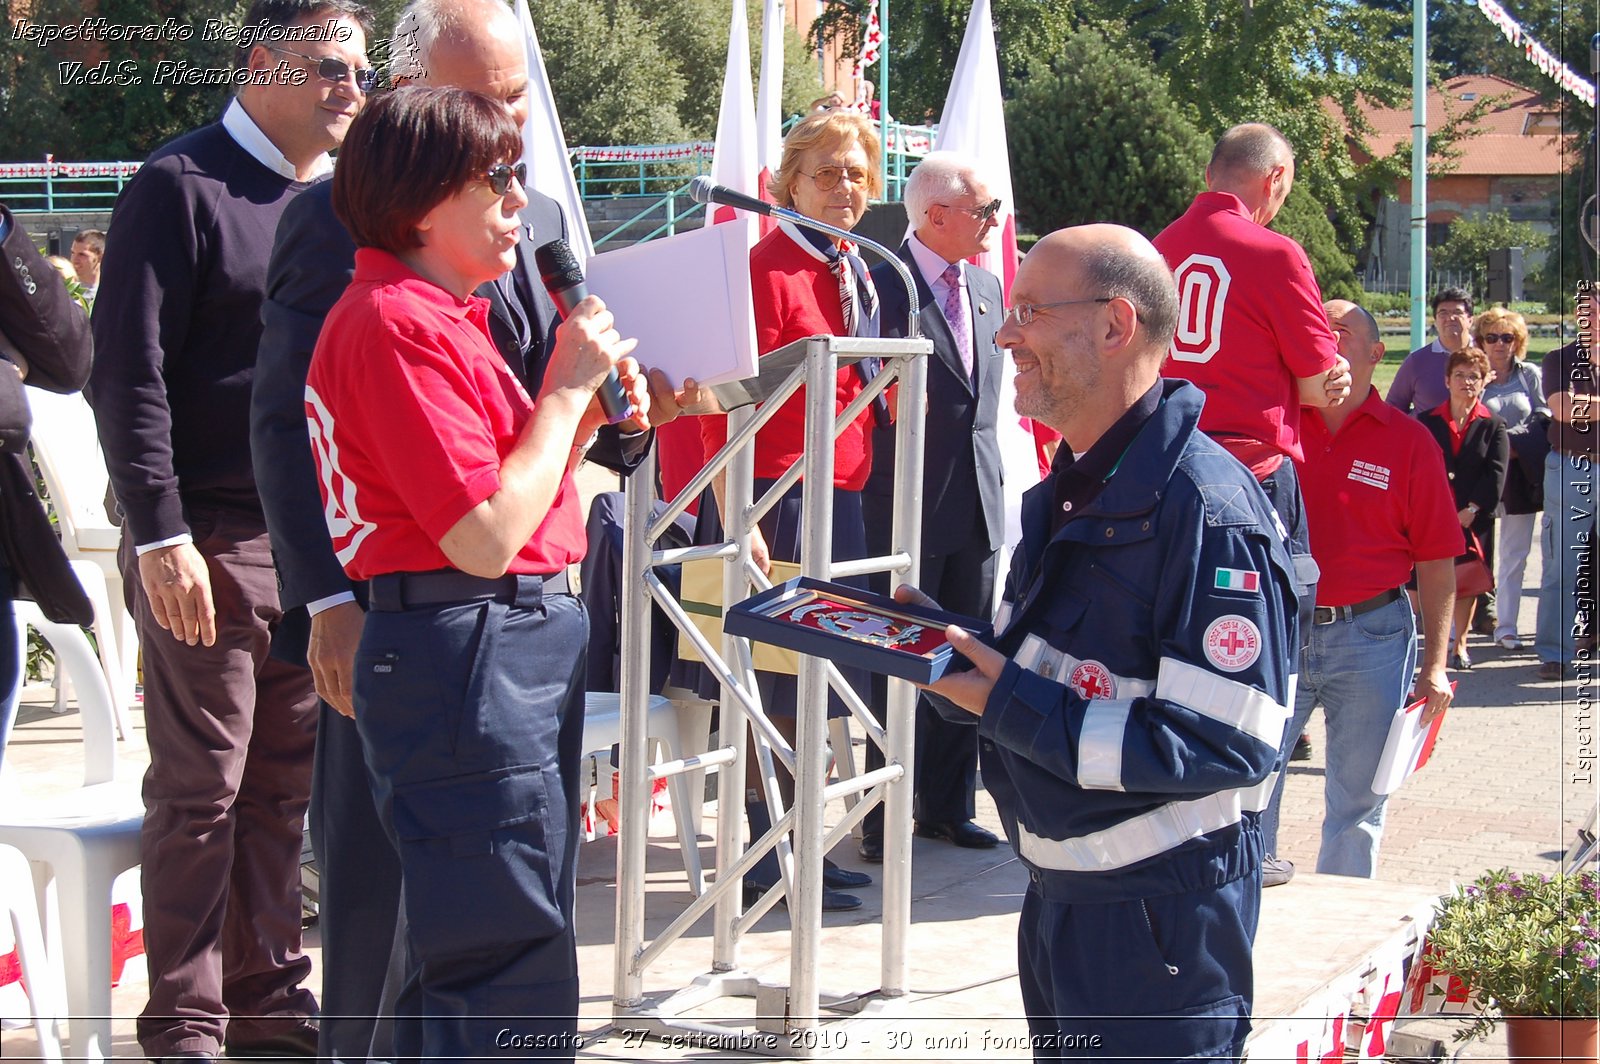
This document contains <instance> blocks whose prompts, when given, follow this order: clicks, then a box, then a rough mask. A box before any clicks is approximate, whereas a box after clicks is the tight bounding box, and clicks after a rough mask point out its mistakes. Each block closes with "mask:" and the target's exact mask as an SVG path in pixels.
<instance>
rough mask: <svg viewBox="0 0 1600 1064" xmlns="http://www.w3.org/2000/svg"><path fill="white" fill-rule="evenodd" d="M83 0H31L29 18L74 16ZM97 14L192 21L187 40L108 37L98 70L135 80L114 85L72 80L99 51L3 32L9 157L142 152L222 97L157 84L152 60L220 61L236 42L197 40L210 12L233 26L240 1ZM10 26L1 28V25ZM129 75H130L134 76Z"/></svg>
mask: <svg viewBox="0 0 1600 1064" xmlns="http://www.w3.org/2000/svg"><path fill="white" fill-rule="evenodd" d="M84 13H85V12H84V7H83V4H82V3H81V0H38V2H37V3H36V4H35V5H34V6H33V8H32V10H31V12H30V14H29V17H30V18H31V19H32V20H33V21H34V22H36V23H39V24H50V23H56V24H62V23H66V24H74V23H77V22H78V20H79V19H81V18H82V17H83V16H84ZM96 13H97V14H99V15H101V16H103V17H104V18H105V19H106V20H107V21H108V22H110V23H112V24H116V25H138V26H159V25H162V24H164V23H165V21H166V20H167V19H169V18H170V19H172V20H173V25H176V26H184V27H190V28H192V30H193V35H192V36H191V37H190V38H189V39H188V40H177V39H170V38H169V39H162V40H156V41H111V42H108V43H107V44H106V46H105V50H104V56H103V57H104V59H105V60H106V67H105V70H106V71H107V72H108V73H109V74H111V75H115V74H117V73H118V72H119V71H120V72H126V73H128V74H131V75H132V76H133V78H130V79H128V80H124V81H123V82H122V83H120V84H96V85H78V84H72V83H71V82H72V81H73V80H74V79H73V68H71V67H67V66H63V64H70V63H75V62H82V63H84V65H85V66H86V67H90V68H91V69H92V68H93V66H94V65H95V63H93V62H90V60H95V61H97V60H98V58H99V57H97V56H95V55H92V54H90V53H89V52H88V51H87V50H85V49H83V48H81V47H80V46H79V45H77V44H76V43H75V42H71V43H62V42H56V43H53V44H52V45H50V46H49V47H47V48H41V47H39V46H38V45H36V44H34V43H32V42H29V41H26V40H20V39H13V38H12V37H11V34H10V33H6V34H4V35H3V36H4V38H5V39H4V40H3V41H0V128H4V129H5V130H6V140H7V142H8V143H7V144H6V146H5V149H4V150H5V151H6V153H7V155H8V156H9V157H11V158H21V159H29V160H39V159H42V158H43V157H44V155H45V154H46V153H47V152H48V153H52V154H54V155H55V156H56V157H57V158H58V159H142V158H144V157H145V156H146V155H148V154H150V152H151V151H153V150H155V149H156V148H157V147H159V146H160V145H161V144H163V143H165V142H166V141H168V140H170V139H172V138H173V137H175V136H177V135H178V134H180V133H183V132H185V131H187V130H189V129H193V128H194V127H196V126H199V125H204V124H205V123H206V122H210V121H212V120H214V119H215V118H216V117H217V116H218V115H219V114H220V113H221V111H222V107H223V105H224V104H226V103H227V101H228V98H229V96H230V95H231V94H232V89H231V88H229V87H227V86H221V85H211V86H195V85H173V84H165V85H163V84H157V82H156V79H155V75H156V72H157V64H158V63H160V62H161V61H163V60H173V61H180V60H181V61H187V62H188V63H190V64H192V65H193V66H196V67H223V68H227V67H229V66H231V65H232V64H233V62H234V57H235V54H236V51H237V50H236V49H235V48H234V47H233V46H232V45H231V44H229V43H228V42H227V41H224V40H215V41H204V40H202V39H201V37H202V33H201V28H202V27H203V26H204V24H205V22H206V20H208V19H213V18H215V19H222V20H223V21H224V22H226V23H231V24H234V25H237V24H239V23H240V22H242V21H243V18H244V8H243V7H242V6H240V5H239V4H237V3H231V2H228V0H102V2H101V3H100V4H99V7H98V10H97V12H96ZM8 29H9V27H8ZM133 79H137V80H133Z"/></svg>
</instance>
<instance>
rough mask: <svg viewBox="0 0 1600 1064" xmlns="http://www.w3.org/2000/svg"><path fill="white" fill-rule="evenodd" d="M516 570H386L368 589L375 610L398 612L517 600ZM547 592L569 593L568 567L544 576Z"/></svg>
mask: <svg viewBox="0 0 1600 1064" xmlns="http://www.w3.org/2000/svg"><path fill="white" fill-rule="evenodd" d="M530 575H537V574H527V575H523V576H521V577H519V576H518V574H516V573H507V574H506V575H505V576H499V577H494V578H492V579H491V578H489V577H483V576H473V575H472V574H471V573H463V572H460V571H458V570H454V569H445V570H440V571H437V572H431V573H385V574H384V575H382V576H375V577H373V578H372V582H371V585H370V588H369V591H368V596H369V599H370V605H371V608H372V609H375V610H378V611H380V612H395V611H399V610H404V609H409V608H411V607H413V606H442V605H448V604H452V603H467V602H485V601H490V600H493V601H495V602H513V601H515V600H516V597H517V592H518V589H519V586H520V584H521V581H525V580H527V579H528V578H529V576H530ZM543 583H544V586H543V594H546V595H566V594H570V593H571V590H570V588H569V586H568V583H567V571H566V570H565V569H563V570H561V571H560V572H557V573H551V574H549V575H547V576H544V577H543Z"/></svg>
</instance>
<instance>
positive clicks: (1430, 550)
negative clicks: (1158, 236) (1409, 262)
mask: <svg viewBox="0 0 1600 1064" xmlns="http://www.w3.org/2000/svg"><path fill="white" fill-rule="evenodd" d="M1327 313H1328V320H1329V322H1330V323H1331V324H1332V325H1333V328H1334V331H1335V332H1336V333H1337V335H1338V337H1339V351H1340V353H1341V354H1343V355H1344V356H1345V358H1347V359H1348V360H1349V363H1350V372H1351V375H1352V377H1353V383H1352V386H1351V390H1350V398H1349V399H1348V400H1346V401H1345V402H1344V403H1342V404H1340V405H1339V406H1336V407H1330V408H1327V409H1324V410H1319V411H1315V412H1313V413H1311V414H1309V415H1308V416H1307V417H1306V421H1305V435H1304V439H1303V444H1304V452H1305V458H1304V461H1302V462H1301V463H1300V464H1299V472H1300V484H1301V487H1302V489H1303V490H1304V492H1305V502H1306V514H1307V517H1308V518H1309V521H1310V525H1311V553H1312V555H1313V556H1314V557H1315V558H1316V560H1317V565H1318V566H1319V567H1320V568H1321V569H1322V580H1321V582H1320V583H1319V584H1318V586H1317V607H1316V610H1315V611H1314V614H1313V618H1312V626H1311V629H1310V631H1309V632H1307V633H1306V634H1304V635H1303V636H1302V642H1303V644H1304V647H1303V649H1302V650H1301V652H1300V682H1299V685H1298V687H1297V689H1296V691H1295V706H1294V719H1293V720H1292V721H1290V723H1289V727H1288V729H1287V730H1286V731H1285V732H1284V750H1283V754H1284V755H1285V756H1287V754H1288V747H1289V746H1290V745H1292V744H1293V742H1294V740H1295V739H1296V738H1297V737H1298V736H1299V735H1300V733H1301V731H1302V730H1303V729H1304V728H1305V726H1306V721H1307V720H1308V719H1309V718H1310V716H1311V710H1312V708H1313V707H1315V706H1316V705H1318V704H1320V705H1321V706H1322V707H1323V712H1324V715H1325V718H1326V720H1325V723H1326V728H1327V736H1328V740H1327V754H1328V767H1327V775H1326V787H1325V794H1326V803H1327V805H1326V812H1325V815H1324V818H1323V822H1322V849H1321V851H1320V852H1319V854H1318V857H1317V871H1318V872H1325V873H1331V874H1334V875H1345V876H1365V877H1369V878H1370V877H1371V876H1373V875H1374V874H1375V872H1376V868H1377V858H1378V841H1379V838H1380V837H1381V835H1382V834H1383V814H1384V803H1385V801H1386V797H1385V796H1384V795H1380V794H1375V793H1373V790H1372V784H1373V776H1374V774H1375V773H1376V771H1377V768H1378V761H1379V758H1380V757H1381V756H1382V754H1383V747H1384V742H1385V740H1386V739H1387V738H1388V735H1389V725H1390V722H1391V721H1392V719H1393V717H1394V714H1395V711H1396V710H1398V709H1399V708H1400V707H1401V706H1402V705H1404V704H1406V702H1407V700H1408V699H1409V698H1410V697H1412V696H1411V694H1410V692H1412V691H1413V684H1412V672H1413V668H1414V666H1415V664H1416V637H1415V621H1414V619H1413V617H1412V613H1411V604H1410V602H1409V600H1408V599H1407V598H1406V594H1405V589H1404V587H1403V585H1404V584H1405V582H1406V578H1407V577H1408V576H1409V575H1410V573H1411V570H1412V567H1413V566H1415V568H1416V571H1417V588H1418V599H1419V601H1420V602H1421V605H1422V630H1423V639H1422V671H1421V673H1420V674H1418V675H1417V678H1416V684H1415V687H1414V690H1415V697H1417V698H1425V699H1427V706H1426V707H1425V708H1424V709H1423V719H1424V720H1431V719H1433V717H1435V716H1437V715H1438V714H1440V713H1442V712H1444V710H1445V708H1446V707H1447V706H1449V704H1450V684H1449V681H1448V680H1447V679H1446V678H1445V650H1446V647H1447V646H1448V644H1449V640H1450V613H1451V606H1452V605H1453V603H1454V600H1455V589H1456V584H1455V557H1456V555H1457V554H1459V553H1461V549H1462V542H1461V522H1460V521H1459V520H1457V517H1456V508H1455V501H1454V499H1453V498H1452V497H1451V492H1450V481H1449V479H1448V478H1447V477H1446V476H1445V471H1444V458H1443V456H1442V455H1441V453H1440V451H1439V447H1438V445H1437V444H1435V443H1434V441H1433V438H1432V437H1431V436H1430V435H1429V434H1428V430H1427V429H1425V428H1423V426H1422V425H1421V424H1420V423H1419V422H1417V421H1416V420H1414V419H1412V418H1409V417H1407V416H1405V415H1404V414H1402V413H1400V411H1398V410H1396V409H1395V408H1394V407H1392V406H1390V405H1388V404H1387V403H1385V402H1384V401H1383V400H1382V399H1380V398H1379V397H1378V393H1377V391H1376V390H1375V389H1374V388H1373V387H1372V371H1373V369H1374V368H1376V366H1377V365H1378V363H1379V362H1381V361H1382V360H1383V342H1382V341H1381V340H1380V339H1379V338H1378V323H1377V322H1375V321H1373V319H1372V315H1371V314H1368V313H1367V312H1366V311H1365V310H1363V309H1362V308H1361V307H1358V306H1356V305H1355V304H1354V303H1347V302H1345V301H1344V300H1334V301H1333V302H1331V303H1329V304H1328V307H1327ZM1285 778H1286V777H1285V776H1284V775H1280V776H1279V777H1278V782H1277V786H1276V788H1275V790H1274V792H1273V796H1272V801H1271V803H1270V804H1269V805H1268V807H1267V811H1266V815H1265V816H1264V817H1263V820H1262V835H1263V838H1264V842H1265V845H1266V848H1267V850H1268V851H1269V852H1276V846H1277V835H1278V809H1279V805H1280V804H1281V802H1282V799H1283V786H1284V779H1285Z"/></svg>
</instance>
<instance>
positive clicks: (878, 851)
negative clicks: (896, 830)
mask: <svg viewBox="0 0 1600 1064" xmlns="http://www.w3.org/2000/svg"><path fill="white" fill-rule="evenodd" d="M856 853H857V854H858V855H859V856H860V858H861V859H862V860H863V861H866V862H867V863H868V864H883V836H882V835H863V836H861V842H860V843H858V844H857V845H856Z"/></svg>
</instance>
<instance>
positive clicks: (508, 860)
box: [394, 765, 566, 962]
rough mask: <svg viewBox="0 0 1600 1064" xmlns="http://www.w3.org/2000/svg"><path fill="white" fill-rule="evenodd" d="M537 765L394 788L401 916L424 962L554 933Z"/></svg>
mask: <svg viewBox="0 0 1600 1064" xmlns="http://www.w3.org/2000/svg"><path fill="white" fill-rule="evenodd" d="M547 816H548V803H547V801H546V797H545V781H544V777H543V775H542V774H541V772H540V771H539V766H537V765H521V766H517V767H515V768H508V769H502V770H499V771H496V772H489V773H482V774H479V775H474V776H459V777H455V778H452V779H443V780H434V781H430V782H428V783H419V784H411V785H409V786H405V787H402V788H398V789H396V791H395V794H394V831H395V836H396V838H397V839H398V840H399V850H400V863H401V867H402V871H403V875H404V881H405V902H406V916H407V918H408V919H409V920H410V923H411V936H412V941H413V942H414V943H415V945H416V948H417V950H418V951H419V953H420V954H421V958H420V959H421V960H423V961H424V962H429V961H432V962H438V961H440V960H441V959H444V958H448V957H451V956H460V955H463V954H475V953H476V954H482V953H485V952H489V953H493V952H496V951H498V950H501V949H505V948H507V947H510V946H515V945H516V944H518V943H525V942H529V941H536V940H539V939H544V938H549V937H552V936H554V935H557V934H559V933H561V932H562V931H563V930H564V929H565V927H566V918H565V917H564V916H563V915H562V914H561V910H560V908H559V906H558V905H557V903H556V893H555V883H554V880H553V878H552V876H551V872H550V858H549V853H548V850H547V840H546V836H545V820H546V817H547Z"/></svg>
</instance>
